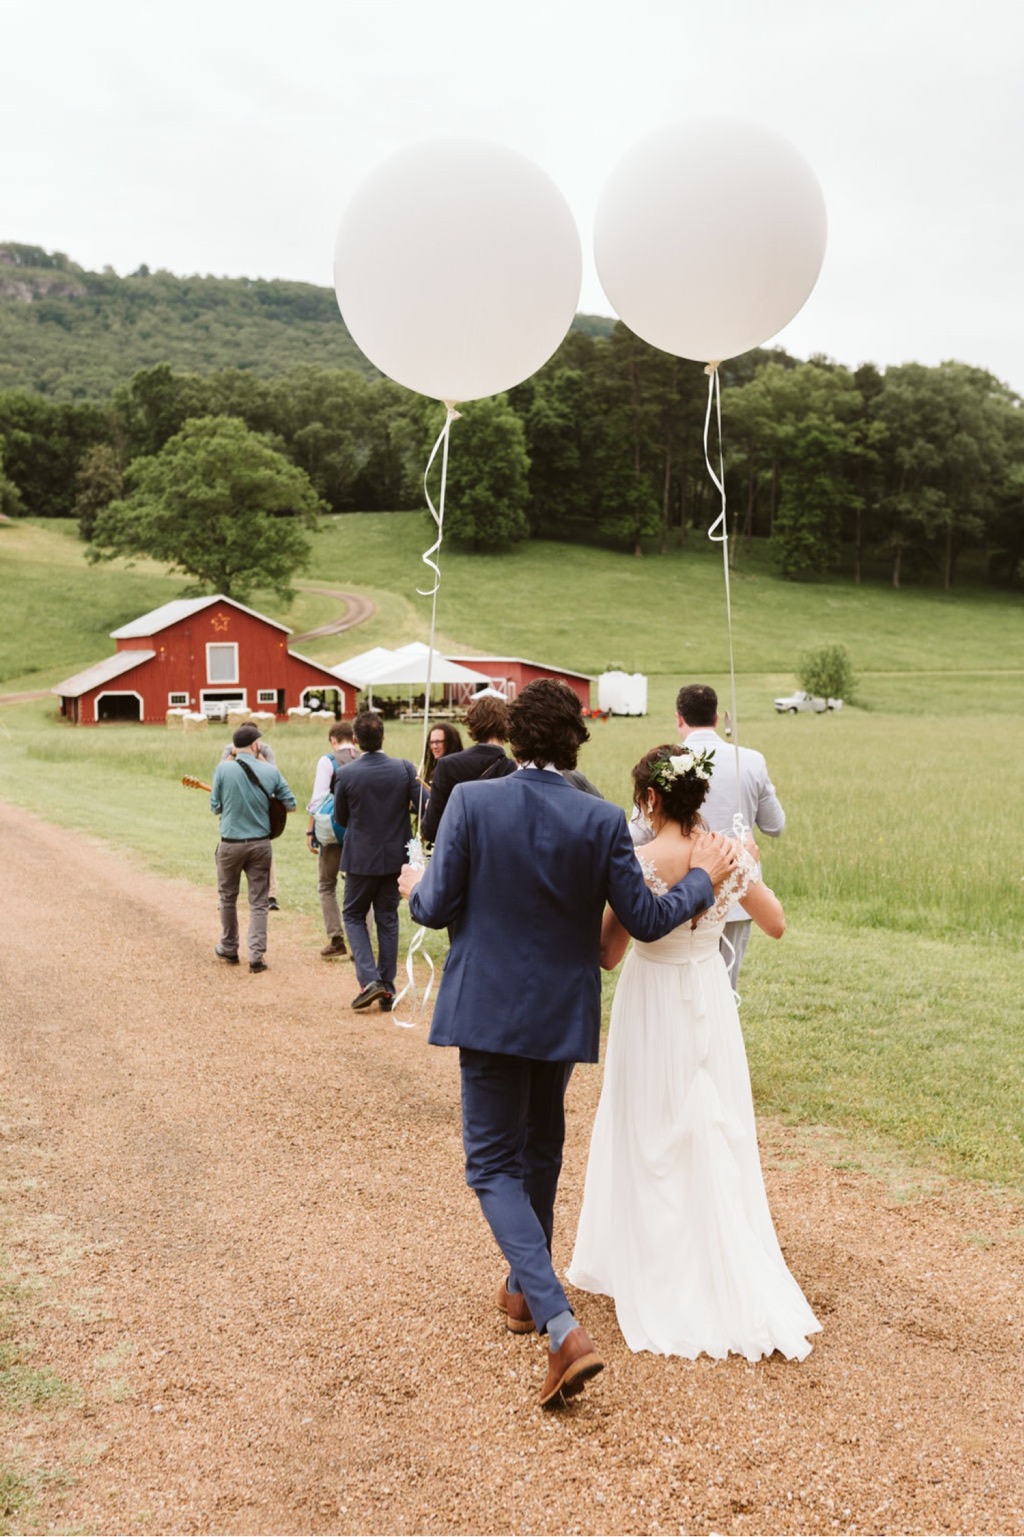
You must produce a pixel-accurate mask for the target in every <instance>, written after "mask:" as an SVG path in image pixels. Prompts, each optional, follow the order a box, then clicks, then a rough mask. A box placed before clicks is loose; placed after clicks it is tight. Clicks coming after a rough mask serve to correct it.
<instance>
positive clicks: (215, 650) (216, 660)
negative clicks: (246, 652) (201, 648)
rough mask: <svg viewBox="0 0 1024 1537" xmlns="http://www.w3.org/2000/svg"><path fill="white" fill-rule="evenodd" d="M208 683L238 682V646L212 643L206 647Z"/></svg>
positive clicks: (218, 642)
mask: <svg viewBox="0 0 1024 1537" xmlns="http://www.w3.org/2000/svg"><path fill="white" fill-rule="evenodd" d="M206 681H207V683H237V682H238V646H237V645H236V644H235V643H234V642H229V641H210V642H209V643H208V644H207V647H206Z"/></svg>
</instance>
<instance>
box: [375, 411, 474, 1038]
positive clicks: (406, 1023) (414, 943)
mask: <svg viewBox="0 0 1024 1537" xmlns="http://www.w3.org/2000/svg"><path fill="white" fill-rule="evenodd" d="M444 408H445V417H444V426H443V427H442V428H441V431H440V432H439V433H438V436H437V441H436V443H435V444H434V446H433V448H432V449H431V451H430V458H429V459H428V460H427V467H426V469H425V470H424V471H423V495H424V496H425V497H426V499H427V506H428V507H429V508H430V516H431V517H432V518H433V520H434V523H435V524H436V526H437V538H436V539H435V541H434V543H433V544H432V545H431V546H430V548H429V549H428V550H426V551H424V554H423V556H422V560H423V564H424V565H425V566H429V567H430V569H431V570H432V571H433V573H434V585H433V587H431V588H429V589H428V590H426V591H424V589H423V588H422V587H417V589H416V591H417V592H418V593H419V595H420V597H421V598H429V599H430V600H431V601H430V639H429V643H428V646H427V675H426V679H425V681H424V688H423V745H422V748H421V751H420V762H421V763H422V764H424V765H426V761H427V752H428V742H429V740H430V689H431V685H432V683H433V674H434V638H435V636H436V634H437V594H438V591H439V589H440V586H441V567H440V564H439V561H440V555H441V542H442V540H443V539H444V497H445V490H446V487H447V485H448V439H449V436H450V433H451V427H452V422H456V421H458V419H459V413H458V411H456V409H455V407H454V405H453V404H452V402H451V401H450V400H446V401H445V402H444ZM438 451H440V453H441V489H440V492H439V494H438V498H437V506H436V507H435V506H434V503H433V500H432V498H431V495H430V486H429V483H428V481H429V476H430V470H431V466H432V465H433V463H434V460H435V459H436V458H437V455H438ZM435 556H437V559H436V560H435V559H434V557H435ZM424 789H425V786H424V784H423V781H422V780H421V781H420V789H419V807H418V811H417V817H418V820H419V822H420V823H421V824H422V821H423V795H424ZM414 844H416V845H419V839H414V840H413V842H412V843H410V845H409V860H410V863H412V864H420V863H422V847H418V848H416V849H414ZM417 854H418V855H419V857H418V858H417V857H416V856H417ZM426 934H427V931H426V929H424V928H420V929H417V931H416V933H415V934H414V935H413V937H412V940H411V941H410V944H409V949H408V952H407V954H406V957H405V974H406V976H407V978H408V981H407V982H406V984H405V986H404V987H403V988H402V991H401V992H400V993H399V994H398V995H397V997H396V998H395V1000H394V1002H393V1004H392V1005H391V1017H392V1020H393V1021H394V1023H395V1024H396V1025H399V1026H400V1027H401V1028H402V1029H403V1030H412V1029H414V1028H415V1026H416V1024H417V1023H418V1019H411V1020H404V1019H399V1018H398V1017H397V1015H396V1013H395V1010H396V1009H397V1007H398V1005H399V1004H400V1003H401V1001H402V999H403V998H404V997H405V995H406V993H409V992H411V993H412V996H413V1001H414V1002H417V1003H418V1007H417V1015H422V1013H423V1010H424V1009H425V1008H426V1006H427V1003H428V1002H429V999H430V992H431V989H432V987H433V985H434V962H433V960H432V959H431V957H430V955H429V954H428V953H427V951H426V950H423V941H424V939H425V938H426ZM420 951H422V953H423V959H424V960H425V961H426V963H427V966H428V968H429V971H430V978H429V980H428V982H427V986H426V990H425V992H424V994H423V997H422V999H418V994H417V989H416V981H415V975H414V969H413V959H414V957H415V956H416V955H417V954H418V953H419V952H420Z"/></svg>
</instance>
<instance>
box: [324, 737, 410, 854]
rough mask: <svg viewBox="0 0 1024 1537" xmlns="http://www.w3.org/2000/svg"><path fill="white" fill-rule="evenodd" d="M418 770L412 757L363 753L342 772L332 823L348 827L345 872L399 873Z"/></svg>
mask: <svg viewBox="0 0 1024 1537" xmlns="http://www.w3.org/2000/svg"><path fill="white" fill-rule="evenodd" d="M415 807H416V770H415V769H414V768H413V766H412V764H411V763H410V762H409V760H408V758H389V757H388V755H387V753H383V752H364V753H363V755H362V757H360V758H356V759H355V760H354V761H353V762H352V763H346V765H345V767H344V768H343V769H339V771H338V777H337V779H336V780H335V787H334V819H335V821H336V822H338V823H340V824H341V826H343V827H344V829H345V841H344V843H343V844H342V846H341V868H342V869H343V870H346V871H351V873H352V874H353V875H397V874H398V872H399V870H401V868H402V866H403V865H404V864H405V862H406V859H407V858H408V854H407V845H408V842H409V839H410V838H411V837H412V826H411V824H410V822H409V812H410V810H414V809H415Z"/></svg>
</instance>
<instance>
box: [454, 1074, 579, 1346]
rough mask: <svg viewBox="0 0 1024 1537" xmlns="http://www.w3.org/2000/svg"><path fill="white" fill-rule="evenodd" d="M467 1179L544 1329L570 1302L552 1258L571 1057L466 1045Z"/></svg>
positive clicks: (512, 1281) (515, 1285) (516, 1287)
mask: <svg viewBox="0 0 1024 1537" xmlns="http://www.w3.org/2000/svg"><path fill="white" fill-rule="evenodd" d="M459 1066H460V1068H461V1072H462V1137H463V1145H464V1147H465V1150H466V1184H467V1185H469V1187H470V1189H471V1190H475V1191H476V1193H477V1196H478V1197H479V1200H480V1205H481V1207H482V1209H483V1214H484V1217H485V1218H486V1219H487V1223H488V1226H489V1227H490V1229H491V1232H492V1233H493V1234H494V1237H495V1240H496V1241H497V1244H498V1247H499V1249H500V1250H501V1252H502V1254H503V1255H504V1256H505V1259H506V1261H507V1262H508V1267H509V1279H508V1283H507V1284H508V1289H509V1291H521V1292H522V1293H523V1295H524V1296H525V1298H526V1301H527V1305H528V1306H529V1309H530V1313H531V1314H532V1316H533V1321H534V1323H535V1324H536V1325H537V1328H538V1330H539V1331H540V1333H543V1332H544V1330H545V1328H546V1326H547V1323H548V1320H549V1319H551V1318H554V1317H556V1315H557V1314H559V1313H564V1312H566V1311H567V1310H568V1308H569V1302H568V1299H567V1297H566V1295H565V1292H564V1291H563V1289H562V1286H561V1284H560V1282H559V1280H558V1277H557V1276H556V1275H555V1271H554V1267H553V1265H552V1263H551V1235H552V1230H553V1227H554V1214H555V1195H556V1193H557V1191H558V1176H559V1174H560V1173H561V1169H562V1145H563V1143H564V1141H565V1091H566V1088H567V1086H568V1083H569V1078H570V1076H571V1074H572V1070H573V1063H571V1062H539V1061H536V1060H534V1059H532V1058H529V1057H509V1056H504V1055H502V1054H500V1053H498V1052H493V1051H475V1050H472V1049H471V1048H470V1047H468V1046H463V1047H461V1048H460V1050H459Z"/></svg>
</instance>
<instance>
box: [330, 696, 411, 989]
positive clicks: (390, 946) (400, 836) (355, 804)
mask: <svg viewBox="0 0 1024 1537" xmlns="http://www.w3.org/2000/svg"><path fill="white" fill-rule="evenodd" d="M352 726H353V730H354V732H355V738H356V741H357V743H358V744H359V746H360V748H361V749H362V756H361V757H359V758H356V759H355V761H354V762H353V763H348V764H346V765H345V767H344V768H343V769H341V770H339V772H338V776H337V779H336V781H335V791H334V818H335V821H336V822H338V824H339V825H340V826H342V827H344V829H345V841H344V843H343V844H342V846H341V868H342V870H343V871H344V872H345V902H344V905H343V907H342V913H341V915H342V918H343V920H344V923H345V933H346V935H347V936H348V947H349V949H350V950H351V952H352V959H353V961H354V962H355V966H356V977H357V978H358V981H359V987H360V992H359V994H358V996H357V997H356V998H354V999H353V1001H352V1007H353V1008H354V1009H368V1008H369V1007H370V1006H371V1004H373V1003H377V1004H378V1005H379V1006H380V1008H382V1009H384V1010H385V1011H387V1010H390V1008H391V1003H392V999H393V998H394V996H395V972H396V971H397V969H398V900H399V898H398V872H399V871H400V870H401V868H402V865H403V864H404V862H405V859H406V850H407V846H408V843H409V839H410V838H411V837H412V826H411V824H410V821H409V813H410V811H413V810H415V808H416V790H417V783H416V770H415V768H414V767H413V765H412V764H411V763H410V762H409V760H408V759H407V758H389V757H388V755H387V753H384V752H382V751H381V746H382V744H383V742H384V722H383V721H382V720H381V718H380V716H379V715H372V714H370V713H369V712H367V713H365V714H363V715H357V716H356V718H355V720H354V721H353V723H352ZM371 907H372V908H373V917H374V922H375V923H376V925H377V959H376V961H375V960H374V958H373V946H372V944H371V943H370V935H369V933H368V931H367V927H366V915H367V913H368V912H369V910H370V908H371Z"/></svg>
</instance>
